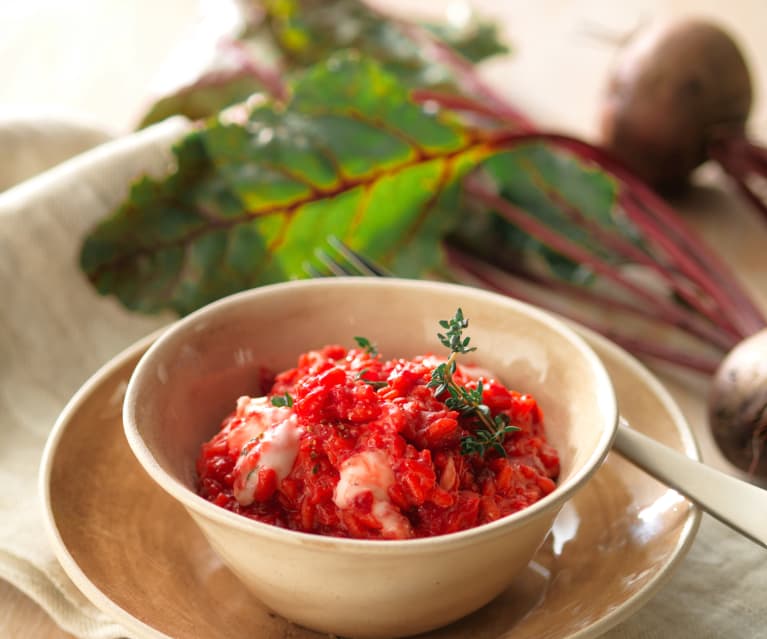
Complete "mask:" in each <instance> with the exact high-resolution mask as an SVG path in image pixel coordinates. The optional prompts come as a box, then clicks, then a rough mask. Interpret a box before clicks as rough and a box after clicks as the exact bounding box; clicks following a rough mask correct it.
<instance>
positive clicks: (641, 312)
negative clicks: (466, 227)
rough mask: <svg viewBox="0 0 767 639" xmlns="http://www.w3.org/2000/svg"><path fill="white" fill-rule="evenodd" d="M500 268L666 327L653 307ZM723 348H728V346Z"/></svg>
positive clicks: (579, 298)
mask: <svg viewBox="0 0 767 639" xmlns="http://www.w3.org/2000/svg"><path fill="white" fill-rule="evenodd" d="M502 270H503V271H504V273H507V274H512V275H513V276H515V277H519V278H520V279H523V280H525V281H527V282H530V283H531V284H534V285H536V286H539V287H541V288H542V289H545V290H549V291H554V292H557V293H562V294H563V295H566V296H569V297H570V298H572V299H574V300H576V301H579V302H587V303H589V304H592V305H593V306H595V307H596V308H599V309H607V310H614V311H618V312H621V313H624V314H626V315H633V316H635V317H637V318H640V319H641V320H643V321H646V322H650V323H653V324H659V325H662V326H664V327H668V324H666V323H665V322H664V321H663V320H662V319H660V318H659V317H658V314H657V313H655V312H654V311H653V309H650V308H647V307H645V306H638V305H636V304H632V303H630V302H628V301H624V300H622V299H618V298H616V297H613V296H611V295H609V294H607V293H605V292H604V291H600V290H598V289H595V288H593V287H592V288H587V287H585V286H581V285H579V284H572V283H570V282H567V281H564V280H559V279H556V278H554V277H550V276H546V275H543V274H541V273H532V272H530V271H529V270H526V269H524V268H506V266H505V265H504V266H503V267H502ZM685 334H687V333H685ZM704 343H705V344H707V345H709V346H710V345H711V344H710V343H709V342H708V341H705V342H704ZM724 350H729V348H728V349H724Z"/></svg>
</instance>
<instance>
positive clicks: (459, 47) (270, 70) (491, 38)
mask: <svg viewBox="0 0 767 639" xmlns="http://www.w3.org/2000/svg"><path fill="white" fill-rule="evenodd" d="M250 4H251V5H252V6H248V3H245V2H243V3H242V5H243V6H244V7H245V10H244V14H245V16H246V18H247V17H248V16H251V19H250V20H249V21H247V20H246V28H245V29H244V30H243V32H242V33H241V34H239V35H238V36H237V37H236V38H235V39H234V41H233V42H231V43H229V47H228V49H227V48H224V49H223V50H222V51H221V52H220V58H221V60H220V61H219V62H220V64H221V65H222V70H220V71H217V72H215V73H208V74H205V75H203V76H202V77H200V78H199V79H198V80H196V81H195V82H193V83H192V84H190V85H188V86H185V87H183V88H182V89H180V90H179V91H176V92H174V93H172V94H171V95H168V96H166V97H164V98H162V99H161V100H159V101H158V102H157V103H156V104H155V105H153V106H152V107H151V109H150V110H149V112H148V113H147V114H146V115H145V116H144V117H143V119H142V122H141V124H140V127H144V126H147V125H148V124H151V123H153V122H158V121H160V120H162V119H165V118H167V117H169V116H171V115H179V114H180V115H185V116H187V117H189V118H191V119H193V120H198V119H205V118H208V117H212V116H214V115H216V114H217V113H218V112H219V111H220V110H221V109H223V108H225V107H228V106H230V105H233V104H236V103H239V102H242V101H244V100H245V99H246V98H248V97H249V96H250V95H251V94H253V93H256V92H267V93H272V94H273V95H274V94H275V88H276V87H275V84H279V83H280V78H282V79H284V78H286V77H288V78H289V77H290V76H291V74H293V73H295V72H300V71H302V70H303V69H305V68H307V67H309V66H312V65H314V64H317V63H319V62H321V61H323V60H325V59H326V58H328V57H329V56H331V55H333V54H335V53H337V52H338V51H340V50H345V49H348V50H353V51H355V52H357V53H358V54H360V55H364V56H366V57H371V58H374V59H375V60H377V61H378V62H379V63H380V64H382V65H384V66H385V67H386V69H387V71H388V72H389V73H392V74H394V75H396V76H397V77H398V78H399V80H400V81H401V82H403V83H405V84H406V85H408V86H411V87H431V88H437V87H438V88H442V89H450V88H451V87H453V85H454V77H453V72H452V71H451V70H450V69H449V68H448V67H447V66H445V65H444V64H442V63H440V62H438V61H437V60H436V59H435V57H434V55H430V54H429V51H428V48H427V47H425V46H424V44H423V43H422V42H419V41H418V40H417V39H416V38H415V37H414V36H413V34H412V32H411V29H414V28H415V29H418V27H417V25H415V23H408V22H407V21H405V20H395V19H392V18H389V17H387V16H383V15H381V14H380V13H379V12H377V11H375V10H373V9H371V8H370V7H368V6H367V5H366V4H365V3H364V2H360V1H359V0H264V1H259V2H255V1H254V2H252V3H250ZM426 28H427V30H428V31H429V32H431V33H432V34H433V36H434V37H436V38H437V39H438V40H440V41H441V42H442V43H444V44H445V45H446V46H447V47H449V48H451V49H453V50H455V51H457V52H458V53H460V54H461V55H465V56H468V58H469V59H470V60H471V61H472V62H479V61H481V60H483V59H485V58H487V57H490V56H493V55H496V54H499V53H505V52H506V51H507V49H506V47H505V46H504V45H503V44H502V43H501V41H500V39H499V37H498V33H497V29H496V26H495V25H494V24H492V23H488V22H482V21H479V20H470V21H468V22H467V24H465V25H463V26H462V27H460V28H457V27H454V26H451V25H426ZM275 97H279V98H281V97H282V96H281V95H280V92H279V91H277V92H276V95H275Z"/></svg>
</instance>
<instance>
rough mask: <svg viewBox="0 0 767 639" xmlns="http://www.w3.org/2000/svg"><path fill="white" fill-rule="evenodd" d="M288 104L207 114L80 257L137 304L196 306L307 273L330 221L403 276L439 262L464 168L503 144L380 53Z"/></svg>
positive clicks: (306, 87)
mask: <svg viewBox="0 0 767 639" xmlns="http://www.w3.org/2000/svg"><path fill="white" fill-rule="evenodd" d="M292 95H293V98H292V100H291V101H290V102H289V103H288V104H287V105H274V104H273V105H265V106H262V107H260V108H258V109H256V110H255V111H253V113H252V115H251V117H250V120H249V121H248V122H247V123H245V124H242V125H237V124H224V123H221V122H211V123H209V124H208V125H207V126H205V127H204V128H202V129H200V130H198V131H197V132H195V133H193V134H191V135H189V136H188V137H187V138H185V139H184V140H183V141H182V142H181V143H180V144H179V145H178V146H177V147H176V149H175V155H176V159H177V163H178V166H177V169H176V171H175V172H174V173H173V174H172V175H170V176H169V177H167V178H166V179H161V180H153V179H150V178H143V179H141V180H140V181H139V182H137V183H136V184H135V185H134V186H133V188H132V190H131V193H130V196H129V198H128V200H127V201H126V202H125V203H124V204H123V205H122V206H121V207H120V208H119V209H118V210H117V211H116V212H115V213H114V214H113V215H112V216H110V217H109V218H107V219H106V220H104V221H103V222H102V223H101V224H99V225H98V226H97V227H96V228H95V229H94V230H93V231H92V233H91V234H90V235H89V236H88V237H87V238H86V240H85V243H84V245H83V249H82V252H81V266H82V268H83V270H84V271H85V272H86V273H87V275H88V277H89V278H90V279H91V281H92V282H93V283H94V285H95V286H96V288H97V289H98V290H99V291H100V292H101V293H104V294H107V293H109V294H115V295H117V296H118V297H119V299H120V300H121V301H122V302H123V303H124V304H125V305H126V306H127V307H128V308H131V309H136V310H140V311H144V312H156V311H159V310H162V309H164V308H172V309H174V310H176V311H177V312H179V313H182V314H183V313H187V312H190V311H192V310H194V309H195V308H198V307H199V306H202V305H204V304H206V303H208V302H210V301H212V300H214V299H217V298H219V297H221V296H223V295H227V294H229V293H233V292H236V291H239V290H243V289H246V288H249V287H252V286H256V285H259V284H266V283H271V282H277V281H282V280H285V279H290V278H298V277H305V263H306V262H307V261H309V260H311V259H312V256H313V251H314V249H315V248H316V247H317V246H318V244H319V243H321V242H322V241H323V240H324V238H325V237H326V236H327V235H329V234H333V235H335V236H337V237H339V238H341V239H343V240H345V241H346V242H348V244H349V245H350V246H351V247H352V248H354V249H357V250H359V251H361V252H363V253H364V254H366V255H368V256H369V257H370V258H372V259H374V260H377V261H379V262H381V263H382V264H383V265H385V266H387V267H388V268H390V269H391V270H392V271H394V272H396V273H398V274H399V275H402V276H413V277H415V276H421V275H425V274H428V273H430V272H435V271H439V270H441V269H442V268H443V252H442V248H441V245H440V239H441V238H442V237H443V236H444V235H445V234H446V233H448V232H449V231H450V230H451V229H452V228H454V227H455V226H456V224H457V219H458V208H459V207H458V187H457V182H456V181H457V179H458V178H459V177H461V176H462V175H463V174H464V173H465V172H466V171H468V170H470V169H471V168H473V167H474V166H476V164H477V162H479V161H480V160H481V159H482V158H485V157H487V155H488V154H490V153H492V152H493V150H492V148H491V147H489V146H488V145H487V144H486V143H484V142H482V141H481V140H480V139H478V138H475V137H474V136H473V134H472V133H471V132H470V131H468V130H465V129H464V128H462V126H461V125H460V124H459V123H458V122H456V121H454V120H451V119H449V118H448V117H446V116H445V115H444V114H434V113H430V112H427V111H425V110H424V109H423V108H421V107H420V106H418V105H416V104H414V103H412V102H410V101H409V99H408V94H407V89H406V87H405V86H404V85H403V84H402V83H401V82H400V81H399V80H398V79H397V78H396V77H395V76H393V75H392V74H390V73H389V72H388V71H387V70H385V69H384V68H383V67H382V66H381V65H380V64H378V63H377V62H374V61H371V60H369V59H359V58H357V57H356V56H353V55H349V54H345V55H341V56H337V57H333V58H331V59H330V60H328V61H327V62H324V63H322V64H319V65H317V66H315V67H313V68H311V69H310V70H308V71H307V72H306V74H305V75H303V76H302V77H301V78H300V79H299V80H297V81H296V82H295V83H294V85H293V87H292Z"/></svg>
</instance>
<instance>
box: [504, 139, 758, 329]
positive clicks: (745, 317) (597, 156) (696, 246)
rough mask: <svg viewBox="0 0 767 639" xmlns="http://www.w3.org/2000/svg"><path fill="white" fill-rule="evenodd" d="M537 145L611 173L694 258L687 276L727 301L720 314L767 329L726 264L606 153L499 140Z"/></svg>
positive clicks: (569, 143) (583, 146) (583, 145)
mask: <svg viewBox="0 0 767 639" xmlns="http://www.w3.org/2000/svg"><path fill="white" fill-rule="evenodd" d="M536 141H537V142H551V143H553V144H555V145H557V146H561V147H562V148H566V149H568V150H570V151H571V152H573V153H574V154H575V155H577V156H578V157H580V158H582V159H586V160H590V161H593V162H594V163H596V164H597V165H599V166H600V167H602V168H603V169H605V170H606V171H608V172H610V173H612V174H613V176H614V177H616V178H617V179H619V180H620V181H621V182H623V183H624V184H625V186H626V187H627V189H628V192H629V193H630V194H631V195H632V196H633V197H634V199H635V200H636V201H638V202H639V203H640V204H641V206H642V208H643V209H644V210H645V211H647V212H648V213H649V214H651V215H652V216H653V217H654V218H655V219H656V220H657V222H658V225H659V226H658V229H659V231H662V232H663V234H664V235H666V236H668V235H671V236H673V238H674V240H675V242H674V243H675V245H676V246H677V247H678V248H679V251H681V252H683V253H684V254H685V255H687V256H689V257H691V258H693V260H694V263H695V265H696V266H695V272H694V273H693V272H690V273H688V276H689V277H690V278H691V279H694V280H695V281H696V282H697V283H698V284H699V285H700V286H701V287H702V288H703V289H704V290H705V291H706V292H707V293H709V294H710V295H711V296H712V297H714V298H722V299H727V300H728V303H727V304H726V305H724V306H723V307H722V309H721V310H722V312H723V313H724V312H726V313H729V315H730V317H731V318H733V319H734V318H737V323H738V325H740V326H742V330H743V332H744V333H745V335H751V334H753V333H755V332H757V331H758V330H760V329H761V328H763V327H764V326H765V325H767V320H765V318H764V315H763V314H762V312H761V311H760V310H759V309H758V308H757V307H756V305H755V304H754V303H753V302H752V301H751V299H750V298H749V297H748V295H747V294H746V293H745V292H744V290H743V287H742V285H741V283H740V282H739V281H738V280H737V279H736V278H735V276H734V275H733V274H732V272H731V271H730V269H729V268H728V267H727V266H726V265H725V264H724V262H723V261H722V260H721V259H720V258H719V257H718V256H717V255H716V254H715V253H714V252H713V251H711V250H710V249H709V248H708V246H706V244H705V243H704V242H703V241H701V240H700V239H698V238H697V236H696V235H695V234H694V233H693V232H692V231H691V230H690V229H689V228H687V226H685V224H684V223H683V222H682V220H681V219H680V218H679V216H678V214H677V213H676V212H675V211H674V210H673V209H672V208H671V206H670V205H668V204H667V203H666V202H665V201H664V200H663V199H662V198H661V197H660V196H658V195H656V194H655V193H654V192H653V191H652V190H651V189H650V187H648V186H647V185H645V184H644V183H643V182H642V181H641V180H639V178H637V177H635V176H634V175H633V174H631V173H630V172H629V171H628V169H626V168H625V167H623V165H621V164H620V162H618V161H617V160H615V159H614V158H612V157H611V156H610V155H609V154H608V153H606V152H605V151H604V150H602V149H600V148H598V147H595V146H593V145H591V144H589V143H587V142H584V141H582V140H578V139H576V138H571V137H569V136H566V135H561V134H557V133H519V134H517V133H509V134H507V135H505V136H504V135H499V136H498V137H497V138H496V142H497V143H499V144H510V143H514V144H517V143H520V144H521V143H524V142H536ZM733 323H735V322H733Z"/></svg>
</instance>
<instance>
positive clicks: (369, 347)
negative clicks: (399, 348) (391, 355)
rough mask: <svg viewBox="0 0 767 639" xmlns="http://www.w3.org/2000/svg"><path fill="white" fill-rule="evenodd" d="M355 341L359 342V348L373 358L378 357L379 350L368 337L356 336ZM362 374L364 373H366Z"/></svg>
mask: <svg viewBox="0 0 767 639" xmlns="http://www.w3.org/2000/svg"><path fill="white" fill-rule="evenodd" d="M354 341H355V342H357V346H359V347H360V348H361V349H362V350H364V351H365V352H366V353H367V354H368V355H370V356H371V357H376V356H377V355H378V348H377V347H376V345H375V344H373V342H371V341H370V340H369V339H368V338H367V337H359V336H355V338H354ZM362 372H363V373H364V372H365V371H362ZM360 374H361V373H360Z"/></svg>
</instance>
